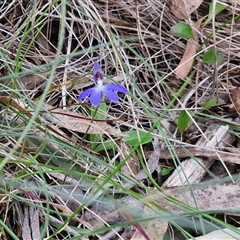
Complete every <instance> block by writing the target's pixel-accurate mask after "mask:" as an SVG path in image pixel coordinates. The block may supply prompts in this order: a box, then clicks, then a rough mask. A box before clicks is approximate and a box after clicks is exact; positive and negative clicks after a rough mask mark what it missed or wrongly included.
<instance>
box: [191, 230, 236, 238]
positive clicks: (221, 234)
mask: <svg viewBox="0 0 240 240" xmlns="http://www.w3.org/2000/svg"><path fill="white" fill-rule="evenodd" d="M238 229H239V231H240V228H238ZM194 239H195V240H219V239H224V240H235V239H239V233H237V232H235V231H233V230H231V229H229V228H224V229H221V230H216V231H213V232H210V233H208V234H206V235H203V236H200V237H195V238H194ZM188 240H190V239H188Z"/></svg>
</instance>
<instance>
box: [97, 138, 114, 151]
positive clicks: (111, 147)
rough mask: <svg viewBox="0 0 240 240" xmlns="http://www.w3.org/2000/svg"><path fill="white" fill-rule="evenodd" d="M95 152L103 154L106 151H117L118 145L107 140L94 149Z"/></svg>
mask: <svg viewBox="0 0 240 240" xmlns="http://www.w3.org/2000/svg"><path fill="white" fill-rule="evenodd" d="M93 150H94V151H95V152H101V151H105V150H116V145H115V144H114V143H113V142H112V140H107V141H105V142H103V143H101V144H98V145H97V146H96V147H95V148H94V149H93Z"/></svg>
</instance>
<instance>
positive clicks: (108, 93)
mask: <svg viewBox="0 0 240 240" xmlns="http://www.w3.org/2000/svg"><path fill="white" fill-rule="evenodd" d="M105 87H106V86H104V88H103V89H102V92H103V94H104V95H105V96H106V97H107V98H108V99H109V100H110V101H112V102H119V99H118V95H117V94H116V93H115V92H113V91H112V90H108V89H106V88H105Z"/></svg>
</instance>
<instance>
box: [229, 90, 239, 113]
mask: <svg viewBox="0 0 240 240" xmlns="http://www.w3.org/2000/svg"><path fill="white" fill-rule="evenodd" d="M231 100H232V103H233V105H234V107H235V108H236V110H237V112H238V114H239V115H240V89H234V90H233V91H232V96H231Z"/></svg>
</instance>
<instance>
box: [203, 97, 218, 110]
mask: <svg viewBox="0 0 240 240" xmlns="http://www.w3.org/2000/svg"><path fill="white" fill-rule="evenodd" d="M216 105H217V97H211V98H209V99H208V100H207V101H205V102H204V103H203V107H204V108H211V107H214V106H216Z"/></svg>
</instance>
